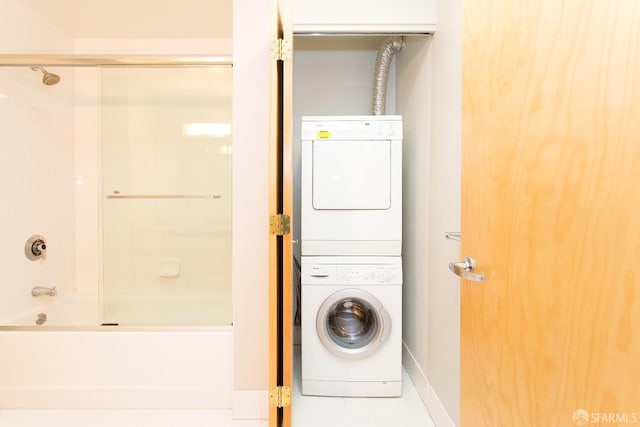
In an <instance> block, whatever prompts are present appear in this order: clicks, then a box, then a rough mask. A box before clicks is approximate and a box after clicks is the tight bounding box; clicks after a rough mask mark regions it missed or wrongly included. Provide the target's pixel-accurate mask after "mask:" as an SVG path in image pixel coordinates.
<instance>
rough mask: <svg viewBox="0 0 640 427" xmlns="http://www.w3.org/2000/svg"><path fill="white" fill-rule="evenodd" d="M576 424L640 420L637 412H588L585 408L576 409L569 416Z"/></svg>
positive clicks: (633, 421) (630, 422)
mask: <svg viewBox="0 0 640 427" xmlns="http://www.w3.org/2000/svg"><path fill="white" fill-rule="evenodd" d="M571 419H572V420H573V423H574V424H575V425H577V426H584V425H587V424H589V423H593V424H608V423H610V424H616V425H618V424H637V423H639V422H640V414H638V413H637V412H591V413H590V412H588V411H587V410H585V409H576V410H575V411H573V415H572V416H571Z"/></svg>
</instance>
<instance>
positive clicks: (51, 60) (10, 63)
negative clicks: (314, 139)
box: [0, 54, 233, 332]
mask: <svg viewBox="0 0 640 427" xmlns="http://www.w3.org/2000/svg"><path fill="white" fill-rule="evenodd" d="M34 66H36V67H70V68H71V67H87V68H88V67H103V66H104V67H109V66H111V67H174V68H175V67H199V66H202V67H208V66H227V67H233V59H232V55H202V54H194V55H182V54H175V55H115V54H108V55H107V54H104V55H102V54H101V55H91V54H88V55H85V54H0V68H1V67H34ZM211 198H217V197H216V195H213V196H211ZM227 329H228V327H227V326H220V325H214V326H198V325H190V326H182V325H181V326H172V325H163V326H154V325H144V326H125V325H118V326H114V327H110V326H105V325H100V324H96V325H95V326H85V325H64V326H57V325H37V326H36V325H34V326H27V325H0V332H2V331H25V332H26V331H40V332H45V331H109V330H111V331H224V330H227Z"/></svg>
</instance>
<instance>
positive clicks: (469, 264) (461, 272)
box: [449, 256, 485, 282]
mask: <svg viewBox="0 0 640 427" xmlns="http://www.w3.org/2000/svg"><path fill="white" fill-rule="evenodd" d="M475 265H476V262H475V260H474V259H473V258H471V257H468V256H467V257H464V261H462V262H450V263H449V270H451V271H452V272H453V274H455V275H456V276H460V277H462V278H463V279H467V280H473V281H475V282H482V281H484V279H485V276H483V275H482V274H476V273H474V272H473V269H474V267H475Z"/></svg>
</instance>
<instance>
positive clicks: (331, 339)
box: [301, 257, 402, 397]
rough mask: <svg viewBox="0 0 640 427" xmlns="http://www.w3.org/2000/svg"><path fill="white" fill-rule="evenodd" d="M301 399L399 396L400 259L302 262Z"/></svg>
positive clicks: (326, 258) (308, 260)
mask: <svg viewBox="0 0 640 427" xmlns="http://www.w3.org/2000/svg"><path fill="white" fill-rule="evenodd" d="M301 264H302V272H301V280H302V286H301V289H302V330H301V332H302V360H301V363H302V394H311V395H321V396H365V397H380V396H399V395H400V394H401V393H402V265H401V258H400V257H302V263H301Z"/></svg>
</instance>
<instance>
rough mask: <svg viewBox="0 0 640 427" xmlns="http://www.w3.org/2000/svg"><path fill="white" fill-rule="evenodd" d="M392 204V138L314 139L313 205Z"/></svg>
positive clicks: (339, 207)
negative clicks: (380, 139)
mask: <svg viewBox="0 0 640 427" xmlns="http://www.w3.org/2000/svg"><path fill="white" fill-rule="evenodd" d="M390 207H391V141H335V140H327V141H313V208H314V209H320V210H323V209H333V210H343V209H369V210H380V209H389V208H390Z"/></svg>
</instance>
